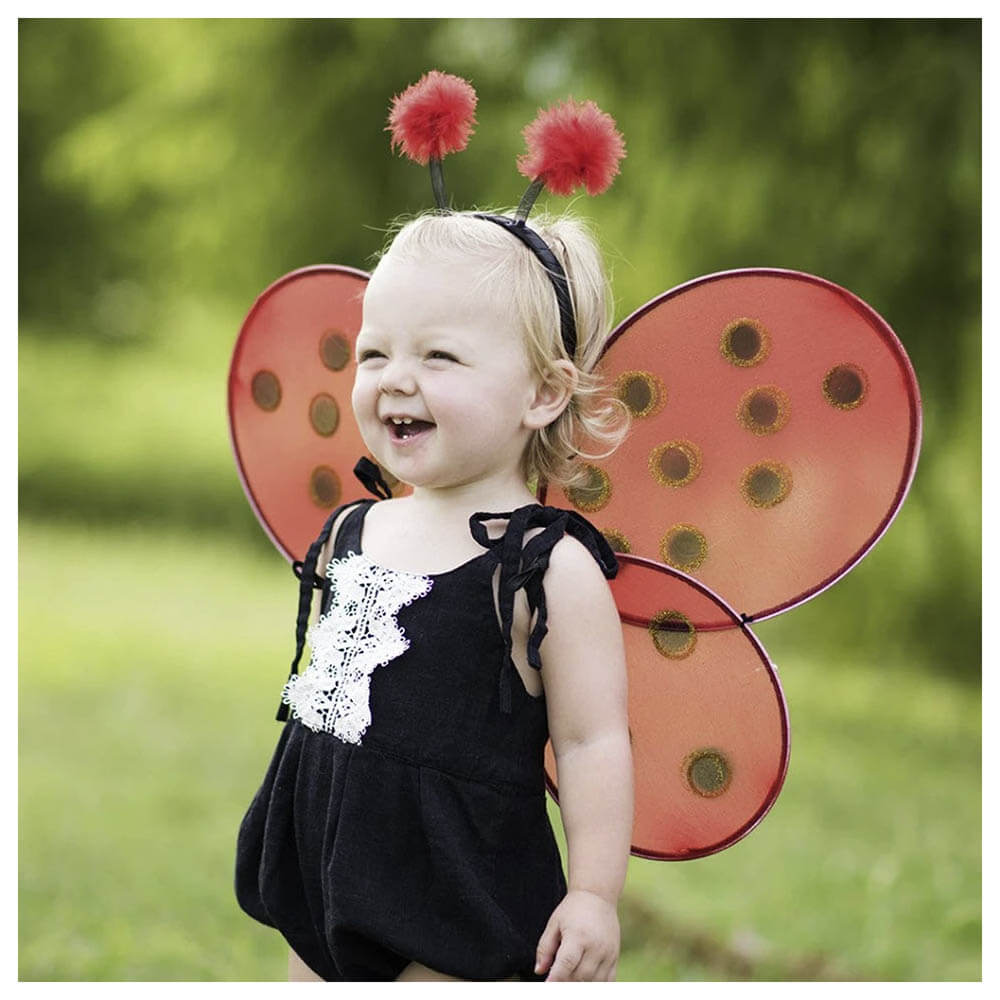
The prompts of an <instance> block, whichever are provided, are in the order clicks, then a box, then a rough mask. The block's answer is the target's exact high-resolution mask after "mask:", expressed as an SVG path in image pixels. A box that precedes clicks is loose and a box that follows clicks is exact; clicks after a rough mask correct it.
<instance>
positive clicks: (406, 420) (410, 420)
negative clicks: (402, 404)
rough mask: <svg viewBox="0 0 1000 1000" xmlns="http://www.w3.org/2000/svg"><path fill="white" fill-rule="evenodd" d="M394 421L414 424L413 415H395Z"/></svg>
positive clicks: (395, 422)
mask: <svg viewBox="0 0 1000 1000" xmlns="http://www.w3.org/2000/svg"><path fill="white" fill-rule="evenodd" d="M392 422H393V423H394V424H397V425H399V424H412V423H413V417H393V418H392Z"/></svg>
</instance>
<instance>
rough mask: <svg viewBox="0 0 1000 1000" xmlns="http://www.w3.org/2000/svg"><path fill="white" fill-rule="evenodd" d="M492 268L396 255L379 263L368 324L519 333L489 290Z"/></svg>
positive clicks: (367, 303)
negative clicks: (403, 323) (401, 324)
mask: <svg viewBox="0 0 1000 1000" xmlns="http://www.w3.org/2000/svg"><path fill="white" fill-rule="evenodd" d="M490 285H491V283H490V281H489V268H488V267H487V266H485V265H484V264H483V263H482V262H479V261H476V260H474V259H470V258H467V257H461V256H459V255H458V254H451V253H448V254H430V253H421V254H419V255H417V254H409V253H405V254H403V253H394V252H393V250H391V249H390V250H389V252H388V253H387V254H386V255H385V256H384V257H383V258H382V259H381V261H379V264H378V266H377V267H376V268H375V271H374V272H373V273H372V276H371V278H370V279H369V281H368V287H367V289H366V291H365V297H364V321H365V325H366V326H370V325H371V326H381V325H382V324H383V323H385V324H386V325H387V326H389V327H396V326H398V325H400V323H401V321H403V322H405V325H406V326H407V327H408V328H413V327H415V326H424V327H428V328H430V327H434V328H437V327H461V328H463V329H479V328H483V329H486V330H489V331H490V332H501V331H504V332H506V333H507V334H508V335H509V334H511V333H516V327H515V324H514V323H513V320H512V317H511V314H510V312H509V310H505V309H503V308H501V306H500V304H499V303H498V301H497V298H498V296H497V295H496V294H495V293H494V290H493V289H492V288H491V287H490Z"/></svg>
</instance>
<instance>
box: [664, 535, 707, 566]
mask: <svg viewBox="0 0 1000 1000" xmlns="http://www.w3.org/2000/svg"><path fill="white" fill-rule="evenodd" d="M706 555H708V544H707V542H706V541H705V536H704V535H703V534H702V533H701V532H700V531H699V530H698V529H697V528H696V527H695V526H694V525H693V524H675V525H674V526H673V527H672V528H671V529H670V530H669V531H668V532H667V533H666V534H665V535H664V536H663V540H662V541H661V542H660V558H661V559H662V560H663V561H664V562H665V563H666V564H667V565H668V566H673V567H674V569H679V570H681V571H682V572H684V573H690V572H691V570H694V569H697V568H698V567H699V566H700V565H701V564H702V563H703V562H704V561H705V556H706Z"/></svg>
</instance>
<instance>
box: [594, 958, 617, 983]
mask: <svg viewBox="0 0 1000 1000" xmlns="http://www.w3.org/2000/svg"><path fill="white" fill-rule="evenodd" d="M617 964H618V959H617V958H615V956H614V955H611V956H609V957H608V958H606V959H605V960H604V961H603V962H601V964H600V967H599V968H598V970H597V975H596V976H594V979H595V980H596V981H597V982H599V983H613V982H614V981H615V967H616V966H617Z"/></svg>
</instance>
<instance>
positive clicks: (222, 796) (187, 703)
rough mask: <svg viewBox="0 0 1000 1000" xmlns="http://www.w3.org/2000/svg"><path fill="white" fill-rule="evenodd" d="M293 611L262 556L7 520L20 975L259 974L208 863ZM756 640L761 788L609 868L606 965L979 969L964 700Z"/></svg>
mask: <svg viewBox="0 0 1000 1000" xmlns="http://www.w3.org/2000/svg"><path fill="white" fill-rule="evenodd" d="M820 599H822V598H820ZM295 604H296V590H295V586H294V581H293V578H292V576H291V573H290V571H289V570H288V569H287V567H286V566H285V565H284V564H283V563H282V561H281V560H280V559H279V558H278V557H277V555H273V554H270V553H267V552H264V551H263V549H257V550H254V551H252V552H248V551H244V550H241V549H239V548H237V547H236V546H234V545H233V544H232V543H229V542H226V541H222V540H219V539H217V538H215V537H214V536H194V535H185V534H176V533H159V532H154V531H152V530H151V529H150V528H148V527H142V528H127V527H125V528H122V529H120V530H117V531H112V530H110V529H108V528H102V529H88V528H85V527H82V526H76V527H70V526H53V525H48V524H43V523H40V522H33V521H25V522H23V523H22V525H21V530H20V685H19V693H20V698H19V726H20V780H19V807H20V813H19V861H20V926H19V943H20V978H21V979H22V980H136V981H142V980H278V979H283V978H284V976H285V954H286V952H285V949H284V946H283V944H282V942H281V940H280V938H279V937H278V935H277V934H276V933H275V932H273V931H271V930H269V929H267V928H264V927H262V926H260V925H258V924H256V923H255V922H254V921H252V920H251V919H249V918H248V917H246V916H244V915H243V914H242V912H241V911H240V910H239V909H238V907H237V905H236V902H235V899H234V897H233V892H232V861H233V848H234V842H235V836H236V830H237V827H238V825H239V821H240V819H241V817H242V814H243V811H244V809H245V808H246V806H247V804H248V803H249V801H250V798H251V796H252V794H253V792H254V790H255V788H256V786H257V784H258V782H259V780H260V778H261V776H262V775H263V771H264V768H265V766H266V763H267V760H268V759H269V757H270V753H271V750H272V747H273V744H274V741H275V740H276V738H277V735H278V725H277V723H275V722H274V721H273V713H274V711H275V708H276V707H277V695H278V692H279V690H280V687H281V683H282V682H283V680H284V677H285V673H286V671H287V668H288V663H289V661H290V658H291V653H292V650H293V645H294V643H293V631H294V629H293V626H294V617H295ZM783 629H784V630H783ZM757 634H758V636H759V637H760V638H761V639H762V640H763V642H764V644H765V645H766V646H767V648H768V650H769V652H770V653H771V655H772V657H773V658H774V659H775V661H776V662H777V663H778V664H779V666H780V667H781V673H782V682H783V684H784V687H785V692H786V695H787V698H788V702H789V707H790V714H791V719H792V762H791V767H790V770H789V775H788V779H787V781H786V784H785V790H784V791H783V793H782V795H781V797H780V798H779V800H778V802H777V804H776V805H775V807H774V809H773V810H772V812H771V813H770V815H769V816H768V817H767V818H766V819H765V820H764V822H763V824H762V825H761V826H760V827H759V828H758V829H757V830H756V831H755V832H754V833H752V834H751V835H750V836H749V837H748V838H747V839H746V840H744V841H742V842H741V843H740V844H738V845H736V846H735V847H733V848H731V849H730V850H728V851H725V852H723V853H722V854H720V855H716V856H714V857H711V858H705V859H701V860H699V861H693V862H686V863H681V864H668V863H660V862H653V861H647V860H642V859H633V860H632V862H631V867H630V870H629V877H628V883H627V886H626V893H625V897H624V899H623V904H622V917H623V952H622V957H621V961H620V963H619V979H620V980H631V981H635V980H646V981H650V980H654V981H655V980H668V979H712V980H718V979H794V980H801V979H828V978H846V979H891V980H971V979H978V978H979V977H980V974H981V973H980V941H981V936H980V935H981V931H980V853H981V842H980V829H981V826H980V822H981V813H980V707H979V692H978V690H977V689H975V688H973V687H971V686H969V685H968V684H963V683H960V682H956V681H954V680H952V679H949V678H948V677H947V676H946V675H945V674H944V673H943V672H942V673H939V674H933V673H930V672H928V671H926V670H924V669H908V668H907V667H906V666H904V665H902V664H899V663H892V662H890V663H885V662H868V661H864V660H862V661H860V662H859V660H858V658H857V657H855V656H852V654H851V651H850V650H849V649H843V650H839V651H831V650H826V649H823V650H817V649H814V648H809V647H808V646H807V645H806V644H805V643H803V641H802V639H801V637H800V636H796V635H795V634H794V633H792V632H789V631H788V630H787V629H785V628H784V626H783V625H782V623H781V622H780V621H778V622H766V623H763V624H762V625H761V626H760V627H759V628H758V629H757ZM550 808H554V807H552V804H551V803H550ZM553 817H554V820H556V819H557V816H556V813H555V811H553ZM557 832H559V834H560V837H561V830H558V831H557Z"/></svg>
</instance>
